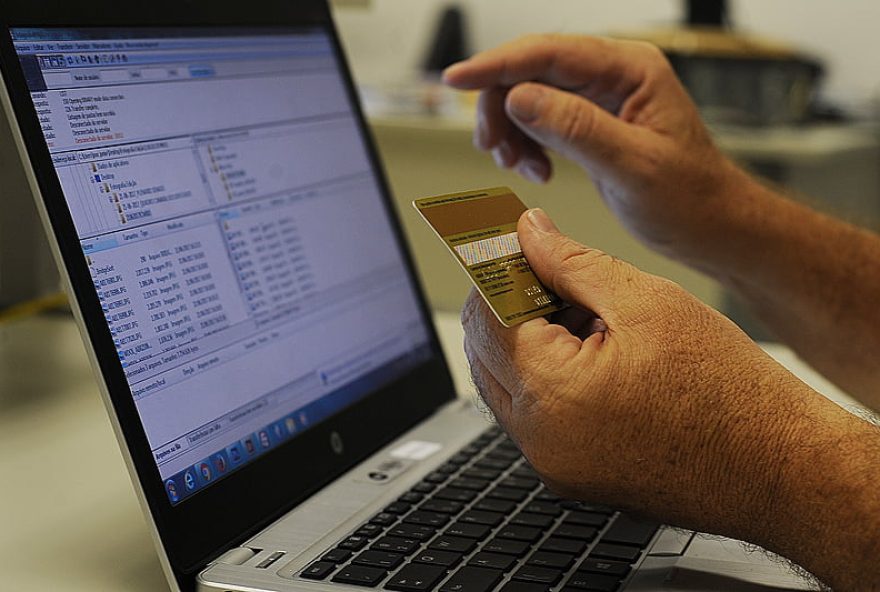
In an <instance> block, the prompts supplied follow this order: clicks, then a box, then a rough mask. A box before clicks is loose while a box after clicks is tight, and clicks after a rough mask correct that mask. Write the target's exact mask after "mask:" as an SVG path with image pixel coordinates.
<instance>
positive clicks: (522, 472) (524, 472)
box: [510, 465, 540, 481]
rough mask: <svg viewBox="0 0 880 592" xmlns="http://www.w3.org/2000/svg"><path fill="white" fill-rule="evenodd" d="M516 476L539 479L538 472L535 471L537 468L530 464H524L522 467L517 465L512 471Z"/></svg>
mask: <svg viewBox="0 0 880 592" xmlns="http://www.w3.org/2000/svg"><path fill="white" fill-rule="evenodd" d="M510 474H511V475H513V476H514V477H524V478H526V479H538V480H539V481H540V478H539V477H538V473H536V472H535V469H533V468H532V467H530V466H529V465H522V466H521V467H517V468H515V469H514V470H512V471H511V472H510Z"/></svg>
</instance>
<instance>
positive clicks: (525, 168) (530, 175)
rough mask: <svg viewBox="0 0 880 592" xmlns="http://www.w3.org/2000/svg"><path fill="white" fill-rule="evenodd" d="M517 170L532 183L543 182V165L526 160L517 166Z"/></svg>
mask: <svg viewBox="0 0 880 592" xmlns="http://www.w3.org/2000/svg"><path fill="white" fill-rule="evenodd" d="M519 172H520V174H521V175H522V176H523V177H525V178H526V179H528V180H529V181H531V182H532V183H538V184H543V183H544V181H545V177H544V169H543V167H541V166H539V165H538V164H537V163H535V162H532V161H526V162H525V163H523V164H522V165H521V166H520V167H519Z"/></svg>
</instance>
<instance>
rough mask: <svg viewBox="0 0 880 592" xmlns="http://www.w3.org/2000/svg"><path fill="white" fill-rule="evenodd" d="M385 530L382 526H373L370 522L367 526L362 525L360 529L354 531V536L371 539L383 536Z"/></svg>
mask: <svg viewBox="0 0 880 592" xmlns="http://www.w3.org/2000/svg"><path fill="white" fill-rule="evenodd" d="M383 530H385V529H384V528H382V526H380V525H379V524H372V523H369V522H368V523H367V524H364V525H362V526H361V527H360V528H358V529H357V530H356V531H354V534H356V535H357V536H363V537H367V538H368V539H371V538H373V537H375V536H379V534H381V533H382V531H383Z"/></svg>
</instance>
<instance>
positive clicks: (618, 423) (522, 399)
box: [462, 210, 880, 583]
mask: <svg viewBox="0 0 880 592" xmlns="http://www.w3.org/2000/svg"><path fill="white" fill-rule="evenodd" d="M518 233H519V238H520V242H521V244H522V247H523V252H524V253H525V255H526V257H527V258H528V260H529V262H530V263H531V265H532V267H533V269H534V270H535V272H536V274H537V275H538V277H539V278H540V279H541V280H542V281H543V282H544V283H545V284H546V285H547V286H548V287H549V288H550V289H551V290H553V291H554V292H556V293H557V294H558V295H560V296H561V297H562V298H563V299H564V300H566V301H567V302H569V303H570V304H572V308H571V309H569V310H568V311H563V312H562V313H559V318H557V319H554V321H556V322H548V321H547V320H545V319H537V320H532V321H529V322H526V323H523V324H521V325H518V326H516V327H514V328H511V329H507V328H504V327H503V326H502V325H501V324H500V323H498V321H497V320H496V319H495V317H494V316H493V315H492V313H491V312H490V310H489V309H488V307H487V306H486V305H485V304H484V303H483V301H482V299H481V298H480V297H479V296H478V295H477V294H475V293H474V294H472V295H471V297H470V299H469V300H468V302H467V304H466V306H465V310H464V312H463V315H462V317H463V325H464V329H465V349H466V351H467V354H468V359H469V361H470V364H471V370H472V373H473V376H474V380H475V383H476V385H477V388H478V389H479V391H480V393H481V395H482V396H483V398H484V399H485V401H486V403H487V404H488V405H489V407H490V408H491V409H492V411H493V412H494V413H495V416H496V417H497V419H498V421H499V423H500V424H501V425H502V426H503V427H504V428H505V429H506V430H507V431H508V433H509V434H510V435H511V437H512V438H513V439H514V440H515V441H516V442H517V444H518V445H519V446H520V448H521V450H522V452H523V454H524V455H525V456H526V458H527V459H528V460H529V462H530V463H531V464H532V465H533V466H534V468H535V470H536V471H537V472H538V473H539V474H540V475H541V476H542V478H543V479H544V480H545V482H546V483H547V484H548V485H549V486H550V487H551V488H553V489H554V490H556V491H557V492H559V493H560V494H562V495H565V496H567V497H570V498H575V499H586V500H589V501H592V502H597V503H605V504H610V505H613V506H616V507H621V506H623V507H627V508H630V509H632V510H635V511H637V512H640V513H643V514H646V515H649V516H652V517H654V518H657V519H659V520H661V521H664V522H669V523H672V524H677V525H680V526H684V527H689V528H694V529H698V530H703V531H708V532H715V533H720V534H725V535H728V536H733V537H736V538H742V539H745V540H750V541H752V542H756V543H758V544H762V545H764V546H765V547H767V548H770V549H771V550H775V551H777V552H780V553H783V554H785V555H786V556H788V557H790V558H792V559H794V560H795V561H799V562H801V563H802V564H803V565H804V566H805V567H807V568H808V569H814V570H816V572H817V575H820V576H822V577H827V576H829V573H828V569H839V567H838V568H834V567H833V565H828V564H827V563H826V564H825V565H823V564H822V563H821V562H828V558H827V556H821V555H822V554H823V553H825V554H826V555H827V549H828V544H829V543H831V542H833V541H835V540H836V539H835V538H834V536H832V535H831V534H819V531H820V530H822V529H825V528H826V527H827V528H829V529H833V528H839V525H840V524H842V523H845V522H848V521H847V520H843V522H841V521H840V520H839V519H838V518H839V517H840V516H835V515H833V514H832V515H828V516H823V515H822V512H821V511H818V510H817V506H816V503H817V499H818V500H821V501H819V502H818V503H819V505H820V506H821V505H822V504H828V505H829V507H833V504H836V503H839V502H840V498H841V497H842V499H847V495H849V496H851V498H852V499H857V498H858V496H857V495H855V494H854V493H853V491H857V490H856V489H855V488H854V483H853V482H852V479H851V476H849V477H847V478H842V476H841V475H840V474H839V473H838V470H839V469H840V467H841V466H843V465H842V461H841V459H842V458H843V459H846V458H849V456H852V457H854V458H855V459H856V461H857V462H863V461H864V460H870V461H871V462H872V463H876V462H877V461H878V460H880V458H878V456H877V455H874V456H873V457H872V458H868V457H867V456H866V455H863V454H861V453H856V452H854V451H853V450H852V449H850V443H851V441H852V440H858V439H859V438H865V434H866V431H865V430H866V429H869V427H868V426H866V424H863V422H861V421H860V420H857V419H855V418H852V417H851V416H849V415H848V414H847V413H845V412H844V411H842V410H841V409H839V408H838V407H837V406H836V405H834V404H833V403H830V402H829V401H827V400H826V399H824V397H821V396H818V395H816V393H815V392H814V391H812V390H811V389H809V388H808V387H807V386H806V385H804V384H803V383H801V382H800V381H798V380H797V379H796V378H795V377H794V376H793V375H791V374H790V373H789V372H788V371H787V370H785V369H784V368H782V367H781V366H779V365H778V364H777V363H776V362H774V361H773V360H772V359H771V358H770V357H768V356H767V355H766V354H765V353H764V352H763V351H761V350H760V349H759V348H758V347H757V346H756V345H755V344H754V343H753V342H752V341H751V340H750V339H749V338H748V337H747V336H746V335H745V334H744V333H742V331H740V330H739V329H738V328H737V327H736V326H735V325H734V324H733V323H731V322H730V321H729V320H727V319H726V318H725V317H723V316H722V315H721V314H719V313H718V312H716V311H714V310H712V309H710V308H709V307H707V306H705V305H703V304H702V303H700V302H699V301H698V300H696V299H695V298H694V297H692V296H691V295H689V294H688V293H686V292H685V291H684V290H682V289H681V288H679V287H678V286H676V285H675V284H673V283H671V282H669V281H666V280H663V279H661V278H658V277H655V276H651V275H648V274H645V273H642V272H640V271H638V270H637V269H635V268H634V267H632V266H630V265H628V264H626V263H624V262H622V261H618V260H615V259H613V258H611V257H609V256H607V255H605V254H603V253H601V252H598V251H595V250H592V249H589V248H586V247H583V246H582V245H580V244H577V243H576V242H574V241H572V240H571V239H569V238H567V237H565V236H563V235H562V234H560V233H559V232H558V231H556V230H555V227H554V226H553V225H552V222H550V221H549V218H547V217H546V215H544V214H543V213H542V212H541V211H540V210H530V212H529V213H527V214H526V215H524V216H523V217H522V218H521V219H520V222H519V227H518ZM877 440H878V438H877V435H876V434H874V435H873V436H871V438H870V439H869V438H866V439H864V440H863V442H864V443H866V444H867V443H868V442H869V441H872V442H873V444H871V445H872V446H876V444H877ZM843 449H846V450H847V456H845V457H843V456H840V455H839V454H842V453H841V451H842V450H843ZM862 456H864V457H865V458H861V457H862ZM846 470H847V471H850V470H851V467H850V468H847V469H846ZM829 480H830V484H829ZM835 488H837V489H835ZM819 492H822V493H821V494H820V493H819ZM842 492H846V495H842V496H841V493H842ZM863 493H866V494H869V495H875V494H873V493H871V492H868V491H865V492H863ZM818 495H821V496H823V497H820V498H817V496H818ZM860 507H861V508H862V509H864V506H860ZM807 516H809V518H807ZM875 523H876V522H875ZM809 529H813V530H812V532H810V530H809ZM839 534H841V535H842V536H843V537H846V536H850V533H849V532H842V533H839ZM823 536H824V537H825V538H823ZM817 537H818V542H817V540H816V539H817ZM814 544H815V545H816V546H815V549H814V550H811V549H809V548H808V547H809V546H810V545H814ZM813 551H815V553H816V554H817V555H820V556H821V557H819V560H818V562H817V560H816V559H815V558H814V557H813ZM829 579H832V580H833V578H829ZM838 581H842V580H838ZM832 583H834V582H833V581H832Z"/></svg>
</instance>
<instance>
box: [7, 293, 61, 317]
mask: <svg viewBox="0 0 880 592" xmlns="http://www.w3.org/2000/svg"><path fill="white" fill-rule="evenodd" d="M65 306H67V295H66V294H64V293H63V292H58V293H56V294H50V295H48V296H43V297H42V298H35V299H33V300H27V301H25V302H22V303H20V304H13V305H12V306H9V307H7V308H4V309H2V310H0V323H8V322H10V321H15V320H18V319H23V318H25V317H30V316H33V315H36V314H40V313H41V312H46V311H48V310H54V309H56V308H63V307H65Z"/></svg>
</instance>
